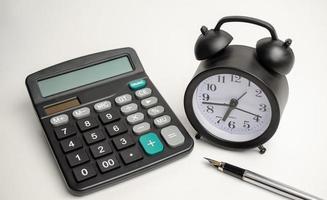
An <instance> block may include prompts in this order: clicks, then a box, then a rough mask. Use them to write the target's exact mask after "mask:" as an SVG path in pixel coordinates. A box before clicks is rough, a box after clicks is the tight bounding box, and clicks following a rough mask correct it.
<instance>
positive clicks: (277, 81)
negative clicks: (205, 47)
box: [184, 45, 288, 149]
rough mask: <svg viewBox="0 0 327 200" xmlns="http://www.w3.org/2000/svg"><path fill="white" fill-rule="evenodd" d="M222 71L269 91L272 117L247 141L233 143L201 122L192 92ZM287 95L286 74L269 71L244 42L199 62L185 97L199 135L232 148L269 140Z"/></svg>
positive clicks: (185, 104)
mask: <svg viewBox="0 0 327 200" xmlns="http://www.w3.org/2000/svg"><path fill="white" fill-rule="evenodd" d="M222 73H229V74H235V75H239V76H242V77H245V78H247V79H249V80H250V81H252V82H253V83H255V84H256V85H257V86H258V87H260V88H261V89H262V91H263V92H264V93H265V94H266V96H267V98H268V100H269V102H270V105H271V109H272V117H271V121H270V124H269V126H268V128H267V129H266V130H265V131H264V133H263V134H261V135H260V136H259V137H257V138H254V139H252V140H249V141H245V142H232V141H227V140H224V139H221V138H218V137H215V136H213V135H211V134H210V133H208V131H207V130H206V128H205V127H203V126H202V124H201V123H200V122H199V120H198V119H197V117H196V116H195V114H194V110H193V98H192V97H193V94H194V92H195V89H196V88H197V86H198V85H199V84H200V82H201V81H203V80H204V79H206V78H207V77H209V76H212V75H218V74H222ZM287 98H288V83H287V80H286V77H285V76H284V75H280V74H277V73H274V72H272V71H268V70H267V69H266V68H264V67H263V66H261V65H260V63H259V62H258V61H257V59H256V53H255V49H254V48H252V47H247V46H242V45H230V46H228V47H227V48H226V49H225V50H223V51H222V52H220V53H219V54H218V55H215V56H214V57H212V58H211V59H207V60H204V61H202V62H201V63H200V65H199V67H198V69H197V71H196V73H195V75H194V77H193V79H192V81H191V82H190V83H189V85H188V87H187V89H186V92H185V96H184V108H185V112H186V115H187V117H188V119H189V121H190V122H191V124H192V126H193V127H194V129H195V130H196V131H197V132H198V134H199V135H200V136H204V137H205V138H206V139H208V140H209V141H211V142H213V143H214V144H216V145H218V146H223V147H226V148H232V149H246V148H253V147H259V146H261V145H262V144H263V143H265V142H267V141H268V140H269V139H270V138H271V137H272V136H273V135H274V133H275V132H276V130H277V128H278V125H279V121H280V117H281V115H282V112H283V110H284V108H285V105H286V102H287Z"/></svg>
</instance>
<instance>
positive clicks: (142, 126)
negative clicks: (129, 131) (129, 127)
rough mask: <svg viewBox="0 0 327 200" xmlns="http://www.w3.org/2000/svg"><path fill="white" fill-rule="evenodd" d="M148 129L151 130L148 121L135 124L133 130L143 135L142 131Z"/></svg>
mask: <svg viewBox="0 0 327 200" xmlns="http://www.w3.org/2000/svg"><path fill="white" fill-rule="evenodd" d="M148 130H150V124H149V123H148V122H142V123H140V124H137V125H135V126H133V132H134V133H135V134H136V135H141V134H142V133H145V132H147V131H148Z"/></svg>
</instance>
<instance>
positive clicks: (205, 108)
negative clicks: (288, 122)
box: [192, 73, 272, 142]
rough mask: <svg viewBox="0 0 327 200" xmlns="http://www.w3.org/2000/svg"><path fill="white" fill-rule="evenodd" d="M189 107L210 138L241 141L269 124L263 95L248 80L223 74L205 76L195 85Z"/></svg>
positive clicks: (264, 95) (270, 115) (259, 132)
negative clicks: (190, 106)
mask: <svg viewBox="0 0 327 200" xmlns="http://www.w3.org/2000/svg"><path fill="white" fill-rule="evenodd" d="M192 106H193V110H194V114H195V116H196V118H197V119H198V120H199V122H200V123H201V125H202V126H203V127H204V128H205V129H206V130H207V131H208V132H209V134H211V135H212V136H214V137H217V138H219V139H223V140H227V141H232V142H245V141H250V140H253V139H255V138H257V137H259V136H260V135H262V134H263V133H264V132H265V131H266V129H267V128H268V127H269V125H270V122H271V118H272V111H271V110H272V109H271V105H270V102H269V100H268V98H267V95H266V94H265V93H264V91H263V90H262V89H261V88H260V87H258V85H256V84H255V83H254V82H252V81H251V80H249V79H247V78H245V77H243V76H240V75H235V74H230V73H224V74H216V75H212V76H209V77H207V78H206V79H204V80H203V81H201V82H200V84H199V85H198V86H197V87H196V89H195V91H194V94H193V100H192Z"/></svg>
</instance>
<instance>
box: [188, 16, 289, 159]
mask: <svg viewBox="0 0 327 200" xmlns="http://www.w3.org/2000/svg"><path fill="white" fill-rule="evenodd" d="M228 22H244V23H250V24H255V25H258V26H261V27H263V28H266V29H267V30H268V31H269V32H270V37H267V38H263V39H260V40H259V41H258V42H257V44H256V47H255V48H253V47H248V46H244V45H230V42H231V41H232V40H233V37H232V36H231V35H230V34H229V33H227V32H226V31H224V30H222V29H221V26H222V25H223V24H225V23H228ZM291 43H292V40H290V39H287V40H285V41H282V40H280V39H278V37H277V33H276V31H275V29H274V27H273V26H272V25H271V24H269V23H267V22H265V21H262V20H259V19H255V18H250V17H244V16H229V17H224V18H222V19H221V20H220V21H219V22H218V23H217V25H216V27H215V28H214V29H211V30H208V29H207V28H206V27H205V26H202V28H201V35H200V36H199V38H198V40H197V41H196V44H195V48H194V51H195V57H196V58H197V59H198V60H200V61H201V62H200V65H199V67H198V69H197V71H196V72H195V75H194V77H193V79H192V80H191V82H190V83H189V85H188V87H187V89H186V92H185V96H184V107H185V111H186V115H187V117H188V119H189V121H190V122H191V124H192V126H193V127H194V129H195V130H196V131H197V132H198V134H197V135H196V138H197V139H199V138H202V137H204V138H205V139H207V140H209V141H211V142H212V143H214V144H216V145H218V146H222V147H226V148H231V149H247V148H254V147H259V149H260V153H264V152H265V150H266V149H265V148H264V147H263V146H262V145H263V144H264V143H265V142H267V141H268V140H269V139H270V138H271V137H272V136H273V135H274V133H275V132H276V130H277V127H278V124H279V121H280V118H281V116H282V113H283V110H284V108H285V105H286V102H287V98H288V93H289V88H288V83H287V79H286V77H285V75H286V74H288V73H289V72H290V71H291V69H292V66H293V63H294V54H293V51H292V49H291V48H290V45H291Z"/></svg>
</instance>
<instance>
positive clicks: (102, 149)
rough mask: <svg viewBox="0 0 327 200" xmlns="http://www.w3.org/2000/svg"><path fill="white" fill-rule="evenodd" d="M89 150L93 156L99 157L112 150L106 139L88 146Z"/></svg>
mask: <svg viewBox="0 0 327 200" xmlns="http://www.w3.org/2000/svg"><path fill="white" fill-rule="evenodd" d="M90 150H91V153H92V155H93V157H94V158H99V157H101V156H104V155H107V154H109V153H112V150H111V148H110V146H109V144H108V142H107V141H104V142H100V143H98V144H95V145H92V146H90Z"/></svg>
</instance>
